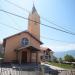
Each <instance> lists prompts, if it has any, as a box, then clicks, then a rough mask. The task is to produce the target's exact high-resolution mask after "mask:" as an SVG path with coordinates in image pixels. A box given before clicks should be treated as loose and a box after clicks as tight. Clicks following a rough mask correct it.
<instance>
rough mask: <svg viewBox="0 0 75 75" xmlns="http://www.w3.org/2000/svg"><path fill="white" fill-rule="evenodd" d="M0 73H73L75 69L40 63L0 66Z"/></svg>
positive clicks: (54, 74)
mask: <svg viewBox="0 0 75 75" xmlns="http://www.w3.org/2000/svg"><path fill="white" fill-rule="evenodd" d="M0 75H75V70H53V69H51V68H49V67H48V66H41V65H38V66H36V65H33V64H32V65H10V66H6V65H4V66H2V67H0Z"/></svg>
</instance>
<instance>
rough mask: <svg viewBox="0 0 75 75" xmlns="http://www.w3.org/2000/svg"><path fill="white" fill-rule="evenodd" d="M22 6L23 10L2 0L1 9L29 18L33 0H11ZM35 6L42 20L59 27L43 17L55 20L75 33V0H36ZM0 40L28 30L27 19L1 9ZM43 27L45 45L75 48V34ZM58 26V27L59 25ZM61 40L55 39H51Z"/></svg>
mask: <svg viewBox="0 0 75 75" xmlns="http://www.w3.org/2000/svg"><path fill="white" fill-rule="evenodd" d="M9 1H10V2H13V3H15V4H17V5H18V6H21V7H23V8H24V9H25V11H24V10H21V9H20V8H18V7H16V6H14V5H12V4H10V3H8V2H7V0H0V9H3V10H6V11H9V12H12V13H16V14H18V15H21V16H24V17H27V18H28V15H29V13H28V12H27V10H28V11H29V12H30V11H31V10H32V7H33V0H9ZM34 4H35V7H36V9H37V12H38V14H39V15H40V16H41V22H42V23H44V24H47V25H49V26H54V27H57V26H55V25H53V24H51V23H48V22H47V21H45V20H43V19H42V18H46V19H48V20H49V21H50V22H53V23H55V24H57V25H59V26H61V27H64V28H66V29H68V30H70V31H72V32H74V33H75V0H36V1H35V3H34ZM0 23H4V24H7V25H9V26H12V27H15V28H17V29H18V30H16V29H13V28H12V27H8V26H5V25H1V24H0V41H2V40H3V39H4V38H5V37H8V36H11V35H13V34H16V33H18V32H21V31H24V30H27V25H28V23H27V20H24V19H21V18H18V17H14V16H12V15H9V14H6V13H4V12H1V11H0ZM40 27H41V36H44V37H45V38H48V39H45V38H43V37H41V40H42V41H43V43H44V46H47V47H49V48H51V49H52V50H53V51H63V50H64V51H66V50H72V49H73V50H75V35H71V34H66V33H63V32H60V31H57V30H53V29H51V28H47V27H44V26H42V25H40ZM57 28H58V27H57ZM49 38H50V39H51V38H52V39H55V40H61V41H60V42H59V41H54V40H50V39H49Z"/></svg>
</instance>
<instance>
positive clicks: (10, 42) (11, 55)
mask: <svg viewBox="0 0 75 75" xmlns="http://www.w3.org/2000/svg"><path fill="white" fill-rule="evenodd" d="M24 37H27V38H28V39H29V42H30V44H29V45H30V46H34V47H36V48H40V43H39V42H38V41H36V40H35V39H34V38H32V37H31V36H30V35H29V34H27V33H22V34H20V35H17V36H14V37H11V38H9V39H7V40H6V47H5V55H4V57H5V61H6V62H11V61H12V60H16V53H15V51H14V50H15V49H16V48H19V47H21V39H22V38H24ZM38 59H40V58H38ZM28 61H29V58H28Z"/></svg>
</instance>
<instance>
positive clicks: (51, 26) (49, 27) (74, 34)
mask: <svg viewBox="0 0 75 75" xmlns="http://www.w3.org/2000/svg"><path fill="white" fill-rule="evenodd" d="M0 11H2V12H5V13H8V14H11V15H14V16H17V17H19V18H22V19H26V20H30V21H32V22H35V23H39V22H37V21H34V20H31V19H28V18H25V17H23V16H20V15H17V14H14V13H11V12H8V11H5V10H2V9H0ZM39 24H41V25H43V26H45V27H48V28H51V29H54V30H58V31H61V32H64V33H67V34H71V35H75V33H71V32H68V31H65V30H62V29H59V28H56V27H52V26H48V25H46V24H43V23H39Z"/></svg>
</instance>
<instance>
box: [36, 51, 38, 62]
mask: <svg viewBox="0 0 75 75" xmlns="http://www.w3.org/2000/svg"><path fill="white" fill-rule="evenodd" d="M37 62H38V51H36V63H37Z"/></svg>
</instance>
